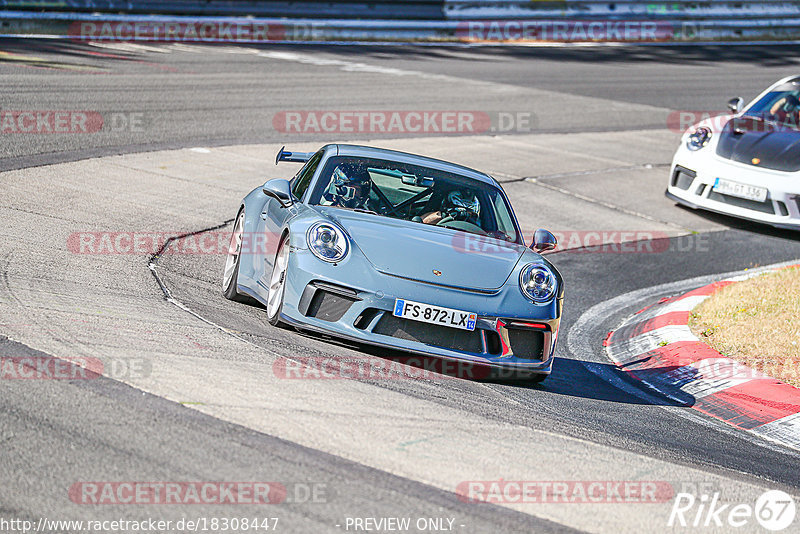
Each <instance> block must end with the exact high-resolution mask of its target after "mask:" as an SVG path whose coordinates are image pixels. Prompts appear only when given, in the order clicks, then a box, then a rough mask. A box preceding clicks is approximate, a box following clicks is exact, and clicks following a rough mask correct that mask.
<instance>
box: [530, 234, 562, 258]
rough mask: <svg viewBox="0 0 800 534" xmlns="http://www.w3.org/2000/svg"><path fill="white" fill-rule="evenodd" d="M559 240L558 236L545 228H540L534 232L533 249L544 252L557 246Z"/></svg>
mask: <svg viewBox="0 0 800 534" xmlns="http://www.w3.org/2000/svg"><path fill="white" fill-rule="evenodd" d="M557 244H558V240H557V239H556V236H554V235H553V234H552V232H549V231H547V230H545V229H543V228H539V229H538V230H536V232H534V234H533V243H531V250H533V251H534V252H538V253H540V254H541V253H542V252H547V251H548V250H553V249H554V248H556V245H557Z"/></svg>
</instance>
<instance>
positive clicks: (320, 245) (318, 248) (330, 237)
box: [306, 222, 349, 263]
mask: <svg viewBox="0 0 800 534" xmlns="http://www.w3.org/2000/svg"><path fill="white" fill-rule="evenodd" d="M306 241H307V242H308V248H309V249H310V250H311V252H312V253H314V256H316V257H318V258H319V259H321V260H322V261H327V262H330V263H336V262H338V261H342V260H343V259H344V257H345V256H347V251H348V250H349V245H348V244H347V237H346V236H345V235H344V232H342V231H341V230H340V229H339V228H337V227H336V226H334V225H332V224H329V223H326V222H318V223H314V224H313V225H311V228H309V229H308V232H306Z"/></svg>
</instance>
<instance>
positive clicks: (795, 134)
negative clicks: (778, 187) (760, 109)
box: [717, 117, 800, 172]
mask: <svg viewBox="0 0 800 534" xmlns="http://www.w3.org/2000/svg"><path fill="white" fill-rule="evenodd" d="M717 155H718V156H720V157H723V158H727V159H730V160H733V161H737V162H739V163H746V164H747V165H753V166H756V167H762V168H765V169H773V170H776V171H784V172H796V171H799V170H800V131H797V130H794V129H791V128H787V127H782V128H778V129H777V130H773V131H770V124H769V123H766V122H764V121H762V120H758V119H751V118H748V117H744V118H737V119H733V120H731V121H729V122H728V123H727V124H726V125H725V127H724V128H723V129H722V132H720V138H719V142H718V143H717ZM754 158H757V160H760V161H759V162H758V163H757V164H755V163H753V161H754Z"/></svg>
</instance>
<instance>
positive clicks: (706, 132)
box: [686, 126, 711, 150]
mask: <svg viewBox="0 0 800 534" xmlns="http://www.w3.org/2000/svg"><path fill="white" fill-rule="evenodd" d="M709 140H711V130H710V129H708V128H706V127H705V126H701V127H699V128H697V129H696V130H695V131H693V132H692V133H691V134H689V137H688V138H687V140H686V146H687V147H688V148H689V150H700V149H701V148H703V147H704V146H706V145H707V144H708V142H709Z"/></svg>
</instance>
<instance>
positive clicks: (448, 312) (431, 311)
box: [392, 299, 478, 330]
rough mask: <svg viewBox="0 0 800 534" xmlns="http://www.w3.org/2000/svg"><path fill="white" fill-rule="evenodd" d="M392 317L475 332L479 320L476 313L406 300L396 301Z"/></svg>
mask: <svg viewBox="0 0 800 534" xmlns="http://www.w3.org/2000/svg"><path fill="white" fill-rule="evenodd" d="M392 315H394V316H395V317H402V318H403V319H411V320H412V321H420V322H423V323H431V324H438V325H441V326H449V327H450V328H459V329H461V330H475V321H476V320H477V319H478V314H476V313H471V312H466V311H461V310H453V309H450V308H442V307H441V306H434V305H432V304H423V303H421V302H414V301H411V300H404V299H395V301H394V313H393V314H392Z"/></svg>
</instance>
